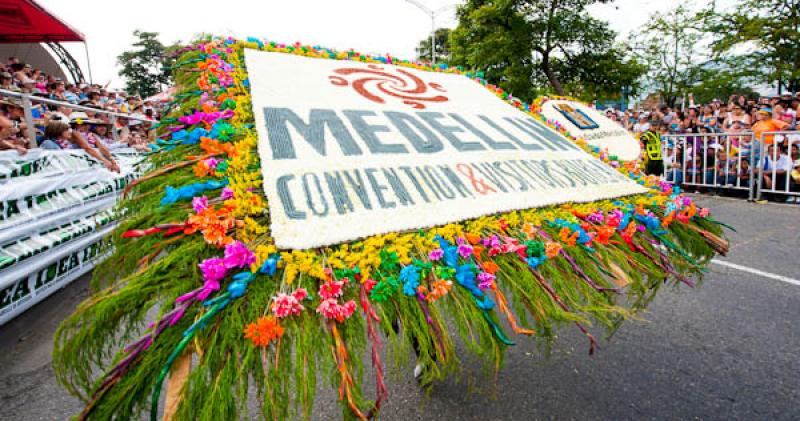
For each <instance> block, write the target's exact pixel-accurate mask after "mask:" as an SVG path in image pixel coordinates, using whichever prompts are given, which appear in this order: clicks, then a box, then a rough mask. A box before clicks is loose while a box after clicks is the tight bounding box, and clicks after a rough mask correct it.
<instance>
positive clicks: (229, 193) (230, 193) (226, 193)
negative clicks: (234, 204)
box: [219, 187, 233, 200]
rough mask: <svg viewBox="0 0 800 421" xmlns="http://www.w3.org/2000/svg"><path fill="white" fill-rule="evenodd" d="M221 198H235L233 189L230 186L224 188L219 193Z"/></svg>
mask: <svg viewBox="0 0 800 421" xmlns="http://www.w3.org/2000/svg"><path fill="white" fill-rule="evenodd" d="M219 198H220V199H222V200H228V199H233V190H231V189H230V188H228V187H223V188H222V193H221V194H220V195H219Z"/></svg>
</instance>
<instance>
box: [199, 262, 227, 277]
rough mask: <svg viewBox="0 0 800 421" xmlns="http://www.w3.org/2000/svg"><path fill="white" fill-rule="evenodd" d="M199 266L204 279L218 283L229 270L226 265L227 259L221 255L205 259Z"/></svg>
mask: <svg viewBox="0 0 800 421" xmlns="http://www.w3.org/2000/svg"><path fill="white" fill-rule="evenodd" d="M197 267H199V268H200V271H201V272H203V280H205V281H206V282H207V283H208V282H217V283H218V282H219V281H220V279H222V278H224V277H225V272H227V270H228V268H227V267H225V261H224V260H223V259H221V258H219V257H212V258H210V259H206V260H203V261H202V262H200V264H199V265H197Z"/></svg>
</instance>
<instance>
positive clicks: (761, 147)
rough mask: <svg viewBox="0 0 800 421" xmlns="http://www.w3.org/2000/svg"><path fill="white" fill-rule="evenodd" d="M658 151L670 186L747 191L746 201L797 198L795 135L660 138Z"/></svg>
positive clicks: (799, 144) (799, 171) (799, 173)
mask: <svg viewBox="0 0 800 421" xmlns="http://www.w3.org/2000/svg"><path fill="white" fill-rule="evenodd" d="M773 144H775V145H778V147H773V146H771V145H773ZM661 147H662V157H663V160H664V174H663V177H664V180H666V181H667V182H670V183H672V184H676V185H683V186H694V187H706V188H714V189H728V190H740V191H746V192H747V197H748V200H761V198H762V196H763V195H764V194H765V193H767V194H771V195H773V196H778V195H784V196H800V153H798V152H794V154H793V153H792V151H793V148H794V150H795V151H797V150H798V149H800V131H791V132H789V131H783V132H767V133H762V134H761V135H760V138H758V139H756V138H755V136H754V134H753V133H752V132H743V133H705V134H679V135H663V136H661ZM723 153H724V155H723ZM723 158H724V159H723ZM796 162H797V165H795V163H796Z"/></svg>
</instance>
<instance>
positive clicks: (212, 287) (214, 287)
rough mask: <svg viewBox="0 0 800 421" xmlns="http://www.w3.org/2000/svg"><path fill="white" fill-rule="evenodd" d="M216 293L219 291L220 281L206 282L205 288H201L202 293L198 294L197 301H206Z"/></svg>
mask: <svg viewBox="0 0 800 421" xmlns="http://www.w3.org/2000/svg"><path fill="white" fill-rule="evenodd" d="M216 291H219V281H206V283H204V284H203V287H202V288H200V292H198V293H197V299H198V300H199V301H205V299H206V298H208V296H209V295H211V293H213V292H216Z"/></svg>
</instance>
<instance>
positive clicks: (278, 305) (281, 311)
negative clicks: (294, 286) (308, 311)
mask: <svg viewBox="0 0 800 421" xmlns="http://www.w3.org/2000/svg"><path fill="white" fill-rule="evenodd" d="M307 295H308V292H307V291H306V289H305V288H300V289H298V290H297V291H295V292H293V293H292V294H291V295H286V294H284V293H280V294H278V295H277V296H276V297H275V303H274V304H273V306H272V312H273V313H275V316H276V317H278V318H284V317H287V316H290V315H298V314H300V312H301V311H303V305H302V304H300V301H302V300H303V299H304V298H305V297H306V296H307Z"/></svg>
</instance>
